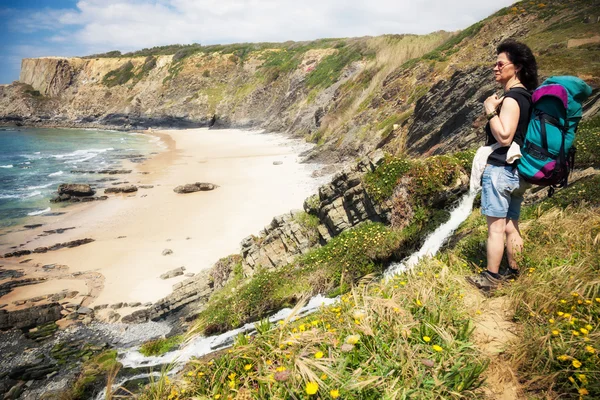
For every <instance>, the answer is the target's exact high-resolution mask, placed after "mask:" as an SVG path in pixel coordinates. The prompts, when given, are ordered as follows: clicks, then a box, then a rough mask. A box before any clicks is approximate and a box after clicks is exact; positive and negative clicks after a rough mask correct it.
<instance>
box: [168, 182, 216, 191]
mask: <svg viewBox="0 0 600 400" xmlns="http://www.w3.org/2000/svg"><path fill="white" fill-rule="evenodd" d="M217 187H218V186H217V185H214V184H212V183H205V182H196V183H188V184H187V185H181V186H177V187H176V188H175V189H173V191H174V192H175V193H193V192H200V191H207V190H214V189H216V188H217Z"/></svg>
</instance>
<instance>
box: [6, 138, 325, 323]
mask: <svg viewBox="0 0 600 400" xmlns="http://www.w3.org/2000/svg"><path fill="white" fill-rule="evenodd" d="M151 134H152V135H156V136H157V137H159V138H160V139H161V141H162V143H163V145H164V147H165V148H166V149H165V150H164V151H162V152H160V153H159V154H157V155H155V156H153V157H152V158H150V159H148V160H147V161H146V162H144V163H143V164H141V165H134V164H132V165H126V167H128V168H129V167H131V168H133V172H132V173H131V174H129V175H124V176H123V179H124V180H126V181H128V182H129V184H134V185H152V186H153V187H152V188H147V189H139V190H138V192H137V193H134V194H129V195H127V194H119V195H110V196H109V199H108V200H106V201H101V202H94V203H90V204H79V205H73V206H69V207H67V208H65V209H63V210H62V211H66V214H64V215H59V216H54V217H44V216H37V217H32V218H31V221H28V223H31V224H33V223H43V224H44V225H43V226H42V227H39V228H36V229H22V228H21V227H13V228H12V231H11V232H10V233H8V234H7V235H4V236H3V237H2V240H1V242H2V245H1V246H0V254H4V253H6V252H9V251H12V250H13V249H11V248H10V247H11V246H15V245H19V244H23V243H26V244H25V245H24V246H23V247H22V249H30V250H33V249H34V248H36V247H39V246H50V245H53V244H55V243H58V242H67V241H71V240H77V239H83V238H92V239H94V240H95V241H94V242H93V243H89V244H86V245H82V246H79V247H76V248H72V249H61V250H57V251H51V252H48V253H45V254H31V255H29V256H24V257H20V258H6V259H2V260H0V264H2V265H4V267H5V268H10V269H16V270H21V271H23V273H24V274H25V277H46V278H49V280H48V281H46V282H45V283H40V284H35V285H28V286H22V287H19V288H15V289H14V290H13V291H12V292H11V293H9V294H8V295H6V296H4V297H2V298H0V304H7V306H6V308H5V309H15V308H19V307H25V305H16V304H15V303H14V302H15V301H18V300H26V299H29V298H32V297H35V296H40V295H45V294H52V293H56V292H57V291H60V290H63V289H67V290H69V291H77V292H79V293H78V294H77V297H76V300H77V301H80V302H82V303H83V304H84V305H87V306H95V305H100V304H114V303H117V302H128V303H132V302H140V303H142V304H143V303H147V302H154V301H156V300H158V299H160V298H163V297H165V296H166V295H168V294H169V293H170V292H171V290H172V286H173V285H174V284H175V283H177V282H180V281H181V280H183V279H185V276H178V277H175V278H171V279H166V280H163V279H161V278H160V275H161V274H163V273H165V272H167V271H170V270H172V269H175V268H178V267H185V272H186V273H188V274H193V273H197V272H199V271H201V270H204V269H207V268H210V267H211V266H212V264H213V263H214V262H215V261H217V260H218V259H219V258H221V257H224V256H227V255H229V254H231V253H235V252H237V251H239V244H240V242H241V240H242V239H243V238H245V237H246V236H248V235H251V234H257V233H258V232H259V231H260V230H261V229H262V228H263V227H264V226H265V225H267V224H268V223H269V222H270V221H271V219H272V217H274V216H276V215H279V214H283V213H285V212H287V211H289V210H291V209H298V208H302V204H303V201H304V199H305V198H306V197H307V196H309V195H311V194H312V193H315V191H316V188H317V187H318V186H319V185H320V184H321V183H323V182H324V178H318V179H317V178H313V177H311V174H312V172H313V171H315V170H316V169H319V167H320V166H319V165H315V164H301V163H299V154H300V153H301V152H302V151H304V150H307V149H308V148H310V145H308V144H306V143H303V142H302V141H299V140H293V139H288V138H286V137H284V136H282V135H279V134H265V133H261V132H258V131H241V130H232V129H231V130H230V129H224V130H208V129H205V128H202V129H189V130H168V131H155V132H152V133H151ZM276 161H278V162H281V163H275V162H276ZM194 182H209V183H213V184H216V185H218V188H216V189H215V190H212V191H205V192H196V193H190V194H177V193H175V192H174V191H173V189H174V188H175V187H176V186H179V185H183V184H187V183H194ZM53 208H54V207H53ZM53 211H54V210H53ZM67 227H74V228H75V229H70V230H67V231H65V232H64V233H62V234H54V235H48V236H39V235H40V234H41V233H42V232H43V231H45V230H50V229H60V228H67ZM166 249H169V250H171V251H172V254H169V255H163V251H164V250H166ZM26 259H31V260H30V261H28V262H26V263H21V262H22V261H24V260H26ZM53 264H54V266H52V265H53ZM45 265H46V266H47V265H51V267H47V268H42V267H43V266H45ZM0 283H1V282H0ZM84 283H85V284H84ZM123 311H124V312H122V314H126V313H127V311H133V309H128V310H123Z"/></svg>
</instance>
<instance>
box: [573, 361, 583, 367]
mask: <svg viewBox="0 0 600 400" xmlns="http://www.w3.org/2000/svg"><path fill="white" fill-rule="evenodd" d="M572 364H573V366H574V367H575V368H579V367H581V361H579V360H577V359H573V362H572Z"/></svg>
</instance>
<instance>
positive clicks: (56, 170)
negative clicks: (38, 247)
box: [0, 127, 163, 227]
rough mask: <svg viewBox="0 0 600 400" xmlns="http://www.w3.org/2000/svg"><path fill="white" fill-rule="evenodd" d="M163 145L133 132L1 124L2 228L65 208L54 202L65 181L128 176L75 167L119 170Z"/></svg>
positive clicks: (104, 182) (100, 182)
mask: <svg viewBox="0 0 600 400" xmlns="http://www.w3.org/2000/svg"><path fill="white" fill-rule="evenodd" d="M162 146H163V144H162V142H160V140H159V138H158V137H155V136H151V135H145V134H141V133H133V132H118V131H105V130H92V129H50V128H21V127H15V128H10V127H3V128H0V227H8V226H12V225H16V224H20V223H23V222H24V221H26V218H27V217H28V216H34V215H42V214H46V213H50V212H53V211H56V210H58V209H60V208H62V207H64V206H65V205H64V204H60V203H58V204H55V203H50V199H51V198H52V197H54V196H55V193H56V190H57V188H58V185H60V184H61V183H89V184H91V185H92V186H93V187H94V188H98V187H106V186H108V185H110V181H108V179H113V180H114V179H116V178H120V180H123V179H127V175H110V177H112V178H108V177H109V175H104V174H97V173H93V174H92V173H77V172H76V171H100V170H105V169H119V168H120V167H122V166H123V162H124V161H125V160H130V161H133V162H141V161H143V160H144V159H145V157H147V156H148V155H150V154H151V153H155V152H158V151H160V150H161V149H162V148H161V147H162ZM115 177H116V178H115ZM107 178H108V179H107Z"/></svg>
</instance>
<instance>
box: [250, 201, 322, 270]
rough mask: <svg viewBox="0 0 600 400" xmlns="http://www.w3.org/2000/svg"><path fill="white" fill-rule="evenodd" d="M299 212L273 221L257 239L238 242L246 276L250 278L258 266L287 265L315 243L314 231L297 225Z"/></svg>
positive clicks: (251, 237)
mask: <svg viewBox="0 0 600 400" xmlns="http://www.w3.org/2000/svg"><path fill="white" fill-rule="evenodd" d="M300 212H301V211H292V212H290V213H289V214H284V215H280V216H278V217H275V218H273V220H272V221H271V223H270V224H269V225H267V226H266V227H265V228H264V229H263V231H261V234H260V236H258V237H255V236H249V237H247V238H246V239H244V240H243V241H242V243H241V246H242V251H241V254H242V258H243V267H244V272H245V274H246V275H252V271H254V270H255V269H256V268H257V267H258V266H261V267H263V268H276V267H279V266H281V265H285V264H289V263H290V262H292V260H293V259H294V257H295V256H296V255H298V254H302V253H305V252H307V251H308V250H309V249H310V248H312V247H313V246H315V245H316V244H318V243H319V234H318V231H316V230H315V229H311V228H310V227H307V226H303V225H302V224H301V222H300V221H299V214H300Z"/></svg>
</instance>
